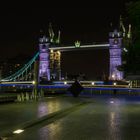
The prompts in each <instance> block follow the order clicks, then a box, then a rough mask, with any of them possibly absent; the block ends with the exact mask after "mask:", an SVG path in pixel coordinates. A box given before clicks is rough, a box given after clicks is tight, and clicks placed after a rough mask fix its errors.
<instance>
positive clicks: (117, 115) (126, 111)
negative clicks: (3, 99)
mask: <svg viewBox="0 0 140 140" xmlns="http://www.w3.org/2000/svg"><path fill="white" fill-rule="evenodd" d="M68 109H69V110H68ZM50 114H51V116H50V117H47V116H49V115H50ZM42 117H44V118H43V119H42V121H40V122H39V121H38V120H39V119H41V118H42ZM31 121H32V123H30V122H31ZM27 122H28V123H27ZM20 128H22V129H24V132H22V133H21V134H13V133H12V132H13V131H14V130H15V129H20ZM0 129H1V130H0V135H1V136H2V137H6V138H7V139H11V140H139V139H140V97H137V96H135V97H134V96H122V97H120V96H119V97H117V96H113V95H112V96H92V97H90V98H89V97H78V98H73V97H70V96H65V97H60V96H59V97H53V98H45V99H44V100H43V101H36V102H35V101H33V102H31V101H30V102H23V103H10V104H5V105H4V104H3V105H0Z"/></svg>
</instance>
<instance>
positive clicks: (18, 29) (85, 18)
mask: <svg viewBox="0 0 140 140" xmlns="http://www.w3.org/2000/svg"><path fill="white" fill-rule="evenodd" d="M124 3H125V2H124V1H123V0H116V1H113V0H112V1H103V0H94V1H93V2H92V3H88V1H87V3H86V1H84V2H83V3H82V2H81V3H80V2H78V3H75V2H73V3H72V2H71V3H69V1H66V2H65V3H62V2H60V3H57V2H54V3H47V1H46V3H43V2H41V1H40V2H38V3H35V2H34V3H30V4H29V3H18V4H17V3H11V4H10V3H8V4H5V5H4V6H2V8H1V10H0V59H1V60H2V59H7V58H12V57H15V56H17V55H19V54H26V55H29V56H33V55H34V53H35V52H36V51H37V50H38V37H39V31H40V30H43V31H45V32H46V34H48V25H49V22H51V23H52V25H53V28H54V30H55V31H56V32H57V30H59V29H60V30H61V43H62V44H65V45H69V44H70V45H73V44H74V41H75V40H80V41H81V44H87V43H88V44H89V43H93V42H107V41H108V32H109V31H110V23H111V22H112V23H113V24H114V26H117V24H118V20H119V15H120V14H122V13H123V11H124ZM97 53H98V52H97ZM97 53H96V54H97ZM101 54H102V53H101Z"/></svg>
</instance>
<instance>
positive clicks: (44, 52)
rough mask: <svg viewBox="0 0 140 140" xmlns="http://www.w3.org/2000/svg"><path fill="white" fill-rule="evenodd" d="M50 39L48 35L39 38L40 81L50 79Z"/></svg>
mask: <svg viewBox="0 0 140 140" xmlns="http://www.w3.org/2000/svg"><path fill="white" fill-rule="evenodd" d="M49 47H50V41H49V39H48V38H47V37H46V36H43V37H41V38H40V39H39V82H45V81H50V50H49Z"/></svg>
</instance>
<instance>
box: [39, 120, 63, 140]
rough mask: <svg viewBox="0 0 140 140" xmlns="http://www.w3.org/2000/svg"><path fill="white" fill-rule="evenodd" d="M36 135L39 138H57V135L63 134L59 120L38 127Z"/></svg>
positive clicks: (41, 139)
mask: <svg viewBox="0 0 140 140" xmlns="http://www.w3.org/2000/svg"><path fill="white" fill-rule="evenodd" d="M54 134H57V135H54ZM38 135H39V140H57V139H58V137H59V136H63V132H62V126H61V121H56V122H54V123H52V124H50V125H47V126H45V127H43V128H41V129H39V131H38Z"/></svg>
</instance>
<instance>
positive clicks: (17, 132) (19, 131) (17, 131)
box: [13, 129, 24, 134]
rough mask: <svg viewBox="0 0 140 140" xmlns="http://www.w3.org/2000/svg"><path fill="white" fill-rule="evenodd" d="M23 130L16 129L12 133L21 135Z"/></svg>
mask: <svg viewBox="0 0 140 140" xmlns="http://www.w3.org/2000/svg"><path fill="white" fill-rule="evenodd" d="M23 131H24V130H22V129H18V130H15V131H14V132H13V133H14V134H20V133H22V132H23Z"/></svg>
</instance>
